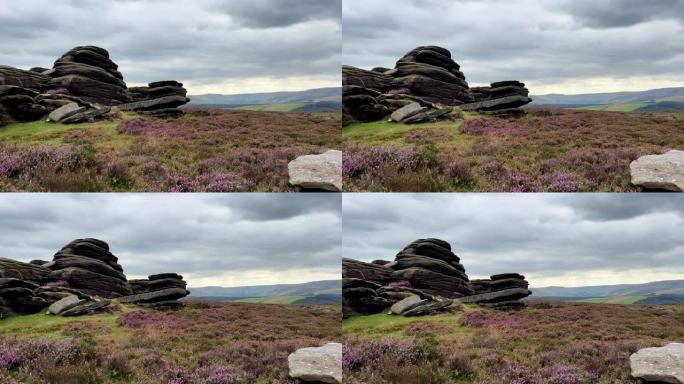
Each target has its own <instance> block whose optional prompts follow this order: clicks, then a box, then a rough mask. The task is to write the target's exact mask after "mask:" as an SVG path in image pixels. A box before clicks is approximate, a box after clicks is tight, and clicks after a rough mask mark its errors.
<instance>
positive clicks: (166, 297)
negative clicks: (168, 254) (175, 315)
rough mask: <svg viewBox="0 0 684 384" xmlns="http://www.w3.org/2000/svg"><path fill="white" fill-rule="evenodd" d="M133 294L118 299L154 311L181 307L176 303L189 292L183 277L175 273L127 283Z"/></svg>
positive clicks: (161, 274)
mask: <svg viewBox="0 0 684 384" xmlns="http://www.w3.org/2000/svg"><path fill="white" fill-rule="evenodd" d="M128 283H129V285H130V287H131V289H132V290H133V294H132V295H130V296H126V297H120V298H119V299H118V300H119V301H120V302H122V303H136V304H138V305H141V306H143V307H148V308H155V309H175V308H179V307H181V306H182V304H181V303H180V302H179V301H178V299H181V298H183V297H185V296H187V295H189V294H190V292H189V291H188V290H187V289H185V288H186V287H187V283H186V282H185V280H183V276H181V275H178V274H175V273H160V274H156V275H150V276H148V278H147V279H140V280H129V281H128Z"/></svg>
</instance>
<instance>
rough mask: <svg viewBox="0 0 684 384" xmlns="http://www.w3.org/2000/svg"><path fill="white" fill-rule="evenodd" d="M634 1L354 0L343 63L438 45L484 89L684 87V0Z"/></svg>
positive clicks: (346, 16) (372, 62) (386, 60)
mask: <svg viewBox="0 0 684 384" xmlns="http://www.w3.org/2000/svg"><path fill="white" fill-rule="evenodd" d="M632 3H636V2H633V1H631V0H622V1H619V0H615V1H601V2H596V1H574V0H573V1H570V0H549V1H543V2H539V1H536V0H520V1H515V2H511V1H500V0H480V1H466V0H454V1H448V2H444V1H440V2H433V1H404V2H396V1H391V0H377V1H373V2H368V1H364V0H346V1H344V2H343V40H344V44H343V62H344V63H345V64H350V65H355V66H359V67H362V68H372V67H376V66H385V67H392V66H394V64H395V61H396V60H397V59H398V58H399V57H401V56H402V55H403V54H404V53H406V52H407V51H409V50H410V49H412V48H414V47H416V46H419V45H428V44H435V45H441V46H444V47H446V48H449V49H450V50H451V52H452V54H453V57H454V58H455V60H456V61H457V62H459V63H460V64H461V67H462V70H463V71H464V73H465V75H466V77H467V80H468V81H469V82H470V83H471V84H476V85H477V84H487V83H490V82H492V81H497V80H505V79H520V80H523V81H525V82H526V83H528V85H529V86H530V88H531V91H532V93H533V94H541V93H550V92H560V93H583V92H600V91H615V90H644V89H649V88H658V87H665V86H684V57H683V56H682V55H680V52H682V51H684V40H682V39H677V38H676V36H679V35H682V33H684V25H683V24H682V22H681V20H682V18H684V12H683V10H684V9H683V8H682V3H684V1H682V0H679V1H671V0H666V1H664V2H662V3H661V2H650V1H644V2H639V3H638V4H640V5H636V4H632ZM617 24H620V25H621V27H620V28H612V27H611V26H616V25H617ZM609 27H610V28H609Z"/></svg>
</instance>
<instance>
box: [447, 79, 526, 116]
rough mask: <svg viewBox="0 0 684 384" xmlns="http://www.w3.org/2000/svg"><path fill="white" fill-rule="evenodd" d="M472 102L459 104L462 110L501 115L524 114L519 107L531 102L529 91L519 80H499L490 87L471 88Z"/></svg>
mask: <svg viewBox="0 0 684 384" xmlns="http://www.w3.org/2000/svg"><path fill="white" fill-rule="evenodd" d="M471 92H472V95H473V97H474V98H475V102H474V103H470V104H465V105H461V106H460V108H461V109H462V110H464V111H479V112H484V113H487V114H492V115H495V116H501V117H507V116H510V117H519V116H522V115H524V114H525V111H523V110H522V109H520V107H522V106H524V105H526V104H529V103H530V102H532V99H530V98H529V97H528V96H529V94H530V91H529V90H528V89H527V88H525V84H524V83H521V82H519V81H515V80H511V81H500V82H497V83H492V84H491V86H490V87H477V88H471Z"/></svg>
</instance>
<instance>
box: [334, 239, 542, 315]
mask: <svg viewBox="0 0 684 384" xmlns="http://www.w3.org/2000/svg"><path fill="white" fill-rule="evenodd" d="M527 287H528V283H527V281H525V277H524V276H522V275H519V274H517V273H505V274H500V275H494V276H491V279H487V280H473V281H470V280H469V278H468V276H467V275H466V273H465V268H464V267H463V265H462V264H461V260H460V258H459V257H458V256H457V255H456V254H454V252H453V251H452V250H451V245H450V244H449V243H448V242H446V241H444V240H440V239H434V238H428V239H418V240H415V241H413V242H411V243H410V244H408V245H407V246H406V247H404V249H402V250H401V251H400V252H399V253H398V254H397V255H396V257H395V260H394V261H392V262H390V261H384V260H376V261H374V262H372V263H366V262H362V261H358V260H353V259H347V258H343V259H342V298H343V300H342V313H343V315H344V316H345V317H349V316H353V315H368V314H373V313H379V312H382V311H383V310H385V309H388V308H389V310H390V313H392V314H396V315H402V316H419V315H427V314H433V313H441V312H448V311H453V310H454V308H455V305H454V302H455V301H460V302H464V303H477V304H481V305H484V306H488V307H492V308H496V309H519V308H522V307H524V303H522V302H520V299H522V298H524V297H526V296H529V295H530V294H531V292H530V291H529V290H528V289H527Z"/></svg>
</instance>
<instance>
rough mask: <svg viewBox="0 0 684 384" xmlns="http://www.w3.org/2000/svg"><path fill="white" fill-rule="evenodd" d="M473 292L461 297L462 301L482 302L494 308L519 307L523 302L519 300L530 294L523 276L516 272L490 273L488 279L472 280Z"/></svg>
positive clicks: (523, 305)
mask: <svg viewBox="0 0 684 384" xmlns="http://www.w3.org/2000/svg"><path fill="white" fill-rule="evenodd" d="M471 283H472V286H473V289H474V291H475V294H474V295H472V296H467V297H462V298H461V299H460V300H461V301H462V302H464V303H477V304H483V305H486V306H488V307H491V308H496V309H502V310H507V309H521V308H524V307H525V303H524V302H522V301H520V300H521V299H524V298H525V297H527V296H529V295H531V294H532V292H531V291H530V290H529V289H528V287H529V283H528V282H527V280H525V276H523V275H520V274H518V273H502V274H499V275H492V276H491V278H490V279H482V280H473V281H472V282H471Z"/></svg>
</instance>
